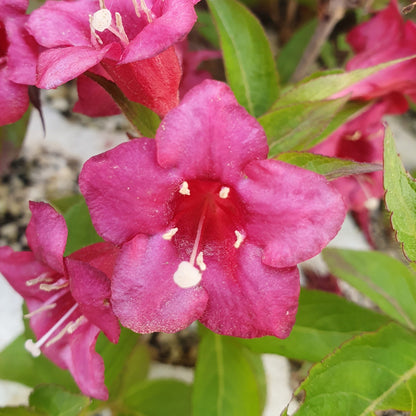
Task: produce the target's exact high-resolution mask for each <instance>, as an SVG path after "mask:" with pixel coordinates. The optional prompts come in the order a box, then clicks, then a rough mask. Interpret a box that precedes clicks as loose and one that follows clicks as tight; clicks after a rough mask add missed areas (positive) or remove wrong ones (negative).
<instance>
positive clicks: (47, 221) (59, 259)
mask: <svg viewBox="0 0 416 416" xmlns="http://www.w3.org/2000/svg"><path fill="white" fill-rule="evenodd" d="M29 208H30V210H31V211H32V218H31V219H30V222H29V225H28V226H27V229H26V237H27V241H28V244H29V246H30V248H31V249H32V251H33V253H34V255H35V257H36V258H37V259H38V260H39V261H40V262H42V263H44V264H45V265H47V266H49V267H50V268H51V269H53V270H55V271H57V272H58V273H60V274H64V263H63V255H64V251H65V246H66V240H67V237H68V229H67V227H66V223H65V220H64V218H63V217H62V215H60V214H58V213H57V212H56V211H55V210H54V209H53V208H52V207H51V206H50V205H49V204H46V203H44V202H32V201H30V202H29Z"/></svg>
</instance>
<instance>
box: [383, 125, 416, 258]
mask: <svg viewBox="0 0 416 416" xmlns="http://www.w3.org/2000/svg"><path fill="white" fill-rule="evenodd" d="M384 189H385V190H386V196H385V199H386V205H387V208H388V210H389V211H390V212H391V224H392V226H393V229H394V230H395V231H396V237H397V240H398V241H399V242H400V243H401V244H402V247H403V252H404V254H405V255H406V256H407V257H408V258H409V260H411V261H416V182H415V180H414V179H413V178H412V177H411V176H410V175H409V174H408V173H407V172H406V171H405V169H404V167H403V164H402V162H401V160H400V158H399V156H398V155H397V151H396V148H395V145H394V140H393V135H392V133H391V130H390V129H389V128H386V135H385V140H384Z"/></svg>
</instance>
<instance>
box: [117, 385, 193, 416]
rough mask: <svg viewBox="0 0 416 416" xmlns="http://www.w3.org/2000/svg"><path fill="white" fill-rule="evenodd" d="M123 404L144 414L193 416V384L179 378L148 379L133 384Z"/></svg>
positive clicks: (146, 415) (125, 395) (154, 415)
mask: <svg viewBox="0 0 416 416" xmlns="http://www.w3.org/2000/svg"><path fill="white" fill-rule="evenodd" d="M123 404H124V406H126V407H127V408H130V409H132V410H134V411H135V412H136V413H134V414H140V415H143V416H166V415H169V416H191V386H190V385H189V384H186V383H183V382H181V381H178V380H169V379H160V380H147V381H144V382H141V383H136V384H133V385H131V386H130V387H129V389H128V390H126V392H125V393H124V394H123Z"/></svg>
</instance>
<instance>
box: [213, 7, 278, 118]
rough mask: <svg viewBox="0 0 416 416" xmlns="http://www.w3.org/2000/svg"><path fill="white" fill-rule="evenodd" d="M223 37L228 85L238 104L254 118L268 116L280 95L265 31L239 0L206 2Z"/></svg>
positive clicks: (221, 39)
mask: <svg viewBox="0 0 416 416" xmlns="http://www.w3.org/2000/svg"><path fill="white" fill-rule="evenodd" d="M207 3H208V6H209V9H210V11H211V13H212V16H213V18H214V22H215V24H216V26H217V29H218V33H219V36H220V42H221V49H222V51H223V58H224V65H225V72H226V76H227V81H228V83H229V84H230V87H231V89H232V90H233V92H234V94H235V96H236V98H237V101H238V102H239V103H240V104H241V105H242V106H244V107H245V108H246V109H247V110H248V112H249V113H250V114H252V115H254V116H256V117H257V116H259V115H261V114H263V113H265V112H266V111H267V110H268V109H269V108H270V107H271V105H272V104H273V103H274V102H275V101H276V98H277V96H278V93H279V87H278V77H277V72H276V68H275V63H274V59H273V55H272V52H271V50H270V45H269V42H268V40H267V38H266V35H265V33H264V30H263V28H262V26H261V24H260V23H259V21H258V20H257V19H256V18H255V17H254V15H252V14H251V12H250V11H249V10H248V9H247V8H246V7H244V6H243V5H241V4H240V3H238V2H237V1H236V0H207Z"/></svg>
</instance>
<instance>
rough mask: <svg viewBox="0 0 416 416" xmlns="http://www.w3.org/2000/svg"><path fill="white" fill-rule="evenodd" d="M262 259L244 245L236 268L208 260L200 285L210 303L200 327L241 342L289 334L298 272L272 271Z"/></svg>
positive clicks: (254, 248) (258, 251)
mask: <svg viewBox="0 0 416 416" xmlns="http://www.w3.org/2000/svg"><path fill="white" fill-rule="evenodd" d="M261 256H262V250H261V249H260V248H259V247H257V246H255V245H253V244H250V243H249V242H243V244H242V245H241V247H240V248H239V249H238V253H237V255H236V256H235V261H236V264H232V265H228V267H227V265H224V264H221V263H219V262H214V261H209V259H207V261H206V263H207V269H206V271H205V272H204V274H203V276H202V285H203V287H204V289H205V290H206V291H207V292H208V296H209V300H208V304H207V308H206V310H205V312H204V314H203V315H202V317H201V318H200V321H201V323H202V324H204V325H205V326H206V327H208V328H209V329H211V330H212V331H214V332H216V333H219V334H223V335H232V336H236V337H242V338H253V337H261V336H265V335H274V336H276V337H279V338H286V337H287V336H288V335H289V334H290V331H291V329H292V327H293V325H294V323H295V316H296V311H297V305H298V297H299V290H300V284H299V272H298V269H297V268H296V267H290V268H286V269H275V268H272V267H270V266H267V265H265V264H264V263H263V262H262V260H261Z"/></svg>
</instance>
